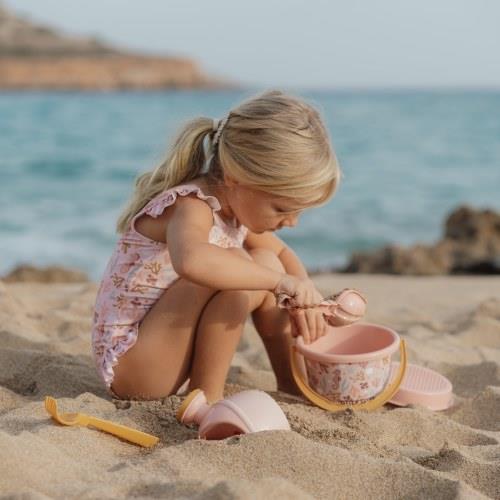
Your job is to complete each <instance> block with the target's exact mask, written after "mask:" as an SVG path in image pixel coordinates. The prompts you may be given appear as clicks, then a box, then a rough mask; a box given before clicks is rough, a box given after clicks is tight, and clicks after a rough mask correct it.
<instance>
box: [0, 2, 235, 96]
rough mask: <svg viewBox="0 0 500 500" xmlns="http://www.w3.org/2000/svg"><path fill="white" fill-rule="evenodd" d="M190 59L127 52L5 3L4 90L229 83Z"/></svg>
mask: <svg viewBox="0 0 500 500" xmlns="http://www.w3.org/2000/svg"><path fill="white" fill-rule="evenodd" d="M234 86H236V85H235V84H234V83H231V82H229V81H226V80H223V79H220V78H216V77H209V76H208V75H205V74H204V73H203V72H202V70H201V69H200V67H199V66H198V64H197V63H196V62H194V61H192V60H190V59H184V58H178V57H157V56H149V55H143V54H135V53H132V52H129V51H122V50H120V49H118V48H116V47H113V46H112V45H109V44H107V43H104V42H102V41H100V40H98V39H96V38H84V37H72V36H68V35H64V34H62V33H60V32H59V31H57V30H54V29H52V28H48V27H46V26H42V25H38V24H35V23H32V22H31V21H28V20H27V19H23V18H22V17H19V16H16V15H14V14H12V13H11V12H9V11H8V10H7V9H6V8H5V7H3V6H2V5H1V4H0V89H12V90H18V89H26V90H29V89H45V90H114V89H164V88H186V89H187V88H228V87H234Z"/></svg>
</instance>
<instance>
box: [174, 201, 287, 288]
mask: <svg viewBox="0 0 500 500" xmlns="http://www.w3.org/2000/svg"><path fill="white" fill-rule="evenodd" d="M167 210H169V211H171V213H170V214H168V220H167V234H166V241H167V244H168V249H169V253H170V258H171V261H172V266H173V268H174V270H175V271H176V272H177V274H179V276H181V277H184V278H186V279H188V280H189V281H192V282H193V283H197V284H199V285H202V286H206V287H210V288H214V289H217V290H274V288H275V287H276V285H277V284H278V281H279V280H280V279H281V278H282V277H283V276H285V273H279V272H277V271H273V270H271V269H268V268H267V267H264V266H261V265H260V264H257V263H256V262H254V261H252V260H250V259H248V258H246V257H245V256H244V255H241V256H239V255H238V254H237V253H236V252H230V251H228V250H226V249H224V248H221V247H218V246H216V245H213V244H211V243H208V238H209V233H210V229H211V228H212V225H213V215H212V209H211V208H210V207H209V206H208V204H207V203H206V202H205V201H203V200H200V199H199V198H193V197H191V196H189V195H188V196H183V197H178V198H177V200H176V202H175V203H174V204H173V205H171V206H170V207H168V209H167Z"/></svg>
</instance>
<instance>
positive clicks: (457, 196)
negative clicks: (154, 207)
mask: <svg viewBox="0 0 500 500" xmlns="http://www.w3.org/2000/svg"><path fill="white" fill-rule="evenodd" d="M255 92H256V91H252V90H245V91H229V92H228V91H217V92H207V91H168V92H153V93H141V92H130V93H129V92H123V93H3V94H0V209H1V210H0V257H1V260H0V273H2V274H3V273H5V272H7V271H8V270H10V269H11V268H12V267H13V266H15V265H17V264H21V263H33V264H36V265H42V266H43V265H49V264H58V265H64V266H71V267H77V268H80V269H82V270H84V271H86V272H87V273H88V274H89V276H90V277H91V278H92V279H99V278H100V276H101V274H102V272H103V270H104V267H105V265H106V262H107V260H108V258H109V256H110V254H111V252H112V250H113V247H114V244H115V241H116V239H117V237H118V236H117V234H116V233H115V231H114V226H115V222H116V219H117V217H118V214H119V213H120V211H121V209H122V207H123V205H124V204H125V202H126V200H127V199H128V197H129V195H130V194H131V192H132V189H133V181H134V179H135V177H136V176H137V175H138V174H139V173H141V172H143V171H146V170H149V169H151V168H153V167H154V166H155V164H156V163H157V162H158V161H159V159H160V158H161V157H162V156H163V155H164V152H165V149H166V147H167V145H168V142H169V141H170V139H171V138H172V136H173V135H174V134H175V132H176V131H177V130H178V127H179V124H180V123H181V122H182V121H184V120H187V119H189V118H191V117H194V116H198V115H205V116H209V117H222V116H224V115H225V114H226V113H227V111H228V110H229V109H230V108H231V107H232V106H235V105H236V104H238V103H239V102H240V101H241V100H242V99H243V98H246V97H248V96H250V95H253V94H254V93H255ZM297 93H299V92H297ZM300 95H302V96H303V97H305V98H306V99H308V100H309V101H310V102H311V103H313V104H314V105H316V106H317V107H318V108H319V109H320V111H321V112H322V114H323V116H324V118H325V121H326V124H327V127H328V129H329V131H330V135H331V138H332V142H333V145H334V148H335V150H336V153H337V156H338V158H339V162H340V164H341V168H342V172H343V178H342V183H341V187H340V189H339V191H338V192H337V194H336V195H335V197H334V198H332V200H331V201H330V202H329V203H328V204H327V205H325V206H323V207H320V208H316V209H311V210H308V211H305V212H304V213H303V215H302V216H301V218H300V221H299V224H298V226H297V227H295V228H284V229H282V230H281V231H279V232H278V233H277V234H278V236H280V237H281V238H282V239H283V240H284V241H286V242H287V243H288V244H289V245H290V246H291V247H292V248H293V249H294V250H295V252H296V253H297V254H298V255H299V257H300V258H301V259H302V261H303V262H304V264H305V265H306V266H307V267H309V268H315V267H320V266H321V267H323V266H342V265H344V264H346V263H347V261H348V259H349V256H350V254H351V252H352V251H353V250H367V249H374V248H378V247H379V246H382V245H385V244H388V243H399V244H403V245H410V244H413V243H416V242H422V243H432V242H434V241H436V240H437V239H439V238H440V236H441V234H442V229H443V227H442V226H443V221H444V218H445V217H446V215H447V214H448V213H449V212H450V211H451V210H452V209H454V208H455V207H457V206H458V205H459V204H463V203H466V204H469V205H471V206H473V207H477V208H486V207H490V208H493V209H497V210H498V209H500V92H493V91H489V92H487V91H482V92H480V91H444V90H441V91H371V92H368V91H363V92H361V91H360V92H347V91H342V92H340V91H337V92H331V93H326V92H316V93H314V92H300Z"/></svg>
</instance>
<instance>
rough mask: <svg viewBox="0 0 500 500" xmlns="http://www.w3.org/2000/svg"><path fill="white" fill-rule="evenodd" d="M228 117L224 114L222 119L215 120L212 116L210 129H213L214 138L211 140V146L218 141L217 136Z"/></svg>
mask: <svg viewBox="0 0 500 500" xmlns="http://www.w3.org/2000/svg"><path fill="white" fill-rule="evenodd" d="M228 119H229V116H226V117H225V118H224V119H220V120H217V119H215V118H214V120H213V124H212V130H214V131H215V135H214V138H213V140H212V146H213V147H215V146H216V144H217V143H218V142H219V138H220V136H221V134H222V129H223V128H224V126H225V125H226V122H227V120H228Z"/></svg>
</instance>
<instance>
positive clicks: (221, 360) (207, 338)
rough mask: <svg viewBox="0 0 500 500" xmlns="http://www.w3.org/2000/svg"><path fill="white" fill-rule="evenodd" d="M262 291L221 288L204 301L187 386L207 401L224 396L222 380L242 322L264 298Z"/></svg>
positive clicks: (224, 377)
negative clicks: (197, 389)
mask: <svg viewBox="0 0 500 500" xmlns="http://www.w3.org/2000/svg"><path fill="white" fill-rule="evenodd" d="M263 293H264V292H263V291H261V290H222V291H220V292H219V293H217V295H215V296H214V297H213V298H212V299H211V300H210V301H209V302H208V304H207V306H206V307H205V309H204V310H203V313H202V315H201V318H200V322H199V324H198V331H197V333H196V340H195V347H194V356H193V364H192V368H191V376H190V382H189V389H190V390H192V389H195V388H200V389H202V390H203V392H204V393H205V396H206V398H207V401H208V402H210V403H213V402H215V401H218V400H219V399H222V398H223V397H224V395H223V392H224V383H225V381H226V377H227V373H228V370H229V366H230V365H231V360H232V359H233V356H234V353H235V351H236V348H237V346H238V342H239V340H240V337H241V333H242V331H243V328H244V326H245V321H246V319H247V317H248V315H249V313H250V311H251V310H252V309H255V308H256V307H257V306H258V304H259V303H260V302H262V300H263Z"/></svg>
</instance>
